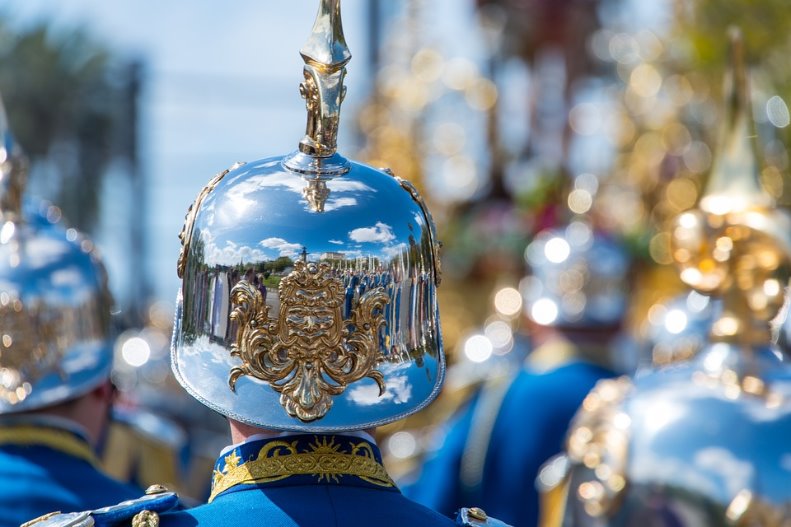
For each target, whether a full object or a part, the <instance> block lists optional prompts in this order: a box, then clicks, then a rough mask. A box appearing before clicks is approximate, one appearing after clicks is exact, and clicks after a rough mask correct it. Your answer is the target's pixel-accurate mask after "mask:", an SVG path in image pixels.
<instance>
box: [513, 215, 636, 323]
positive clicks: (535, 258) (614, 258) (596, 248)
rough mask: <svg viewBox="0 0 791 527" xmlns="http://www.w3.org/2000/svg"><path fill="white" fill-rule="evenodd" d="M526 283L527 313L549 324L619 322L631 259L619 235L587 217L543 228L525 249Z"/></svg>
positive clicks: (625, 302) (534, 318)
mask: <svg viewBox="0 0 791 527" xmlns="http://www.w3.org/2000/svg"><path fill="white" fill-rule="evenodd" d="M525 260H526V261H527V264H528V266H529V274H528V276H527V277H525V278H524V279H523V281H522V283H521V285H520V289H521V291H522V295H523V297H524V299H525V305H524V309H525V312H526V314H527V316H528V317H529V318H530V319H531V320H532V321H533V322H535V323H537V324H540V325H543V326H557V327H568V328H586V327H599V326H619V325H620V324H621V321H622V319H623V317H624V314H625V313H626V308H627V303H628V294H629V274H630V267H631V259H630V256H629V254H628V253H627V251H626V249H625V248H624V247H623V246H622V245H621V244H620V243H619V242H618V241H616V240H615V239H614V238H611V237H609V236H607V235H606V234H603V233H600V232H597V231H595V230H593V229H592V228H591V226H590V225H589V224H588V223H586V222H584V221H581V220H578V221H573V222H571V223H569V224H568V225H567V226H566V227H561V228H552V229H547V230H544V231H541V232H540V233H538V234H537V235H536V237H535V238H534V240H533V241H532V242H531V243H530V244H529V245H528V246H527V249H526V250H525Z"/></svg>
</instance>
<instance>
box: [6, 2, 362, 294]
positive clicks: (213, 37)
mask: <svg viewBox="0 0 791 527" xmlns="http://www.w3.org/2000/svg"><path fill="white" fill-rule="evenodd" d="M366 3H367V2H366V1H365V0H344V2H343V15H344V32H345V35H346V39H347V42H348V44H349V47H350V48H351V50H352V54H353V55H354V58H353V59H352V63H351V65H350V67H349V77H348V81H347V82H348V85H349V96H348V99H347V103H346V104H345V105H344V110H345V111H344V116H345V117H346V118H347V119H349V117H350V116H351V115H353V114H352V112H353V111H354V107H355V106H357V105H359V104H360V103H361V102H362V101H363V100H364V97H365V96H366V94H367V93H366V86H367V83H366V81H365V76H366V75H367V72H366V69H367V68H366V62H367V57H366V55H367V50H366V49H365V48H366V45H367V42H366V39H367V36H366V33H365V26H364V21H365V10H364V8H365V6H366ZM317 6H318V3H317V2H315V1H306V0H299V1H285V0H283V1H277V2H274V1H261V0H256V1H252V0H233V1H229V2H223V3H222V4H221V3H220V2H217V1H216V0H168V1H165V2H163V1H161V0H135V1H131V0H128V1H127V0H123V1H122V0H118V1H112V2H107V1H103V0H69V1H68V2H54V1H52V0H24V1H19V0H17V1H14V2H12V3H9V4H6V5H4V6H2V7H0V9H1V10H2V12H3V13H6V14H7V15H8V16H9V17H10V19H11V20H12V21H13V22H14V23H16V24H20V25H25V24H29V23H33V22H36V21H38V20H47V21H50V22H51V23H53V24H54V25H55V26H56V27H63V28H71V27H75V26H82V27H86V28H87V29H88V30H89V31H90V33H92V34H93V35H95V37H96V38H97V39H98V40H100V41H103V42H106V43H107V44H108V45H109V46H110V47H111V48H112V49H114V50H116V51H117V52H118V53H120V54H121V56H128V57H130V58H134V57H140V58H142V59H143V60H144V61H145V63H146V81H147V82H146V84H145V85H144V91H143V94H142V101H141V110H142V114H143V115H142V123H141V135H142V137H141V148H142V152H141V154H142V159H143V170H144V173H145V177H146V178H147V180H148V183H149V186H148V189H149V204H148V211H149V214H148V217H147V218H144V219H143V221H145V223H146V226H147V228H148V232H149V240H150V245H149V255H148V256H149V258H148V260H149V261H148V268H149V271H150V274H151V276H152V279H153V284H152V285H153V286H154V293H155V296H156V298H157V299H158V300H164V301H172V299H173V298H175V292H176V290H177V288H178V279H177V277H176V272H175V262H176V258H177V255H178V250H179V242H178V239H177V235H178V232H179V231H180V229H181V226H182V223H183V219H184V214H185V213H186V210H187V207H188V206H189V204H190V203H191V202H192V201H193V200H194V198H195V196H196V195H197V194H198V192H199V191H200V189H201V188H202V187H203V185H204V184H205V183H207V182H208V181H209V179H211V177H212V176H213V175H214V174H215V173H217V172H219V171H220V170H223V169H225V168H227V167H228V166H230V165H231V164H233V163H234V162H235V161H252V160H254V159H259V158H262V157H268V156H271V155H278V154H285V153H288V152H290V151H292V150H294V149H295V148H296V146H297V143H298V141H299V139H300V138H301V137H302V134H303V132H304V125H305V110H304V103H303V101H302V99H300V97H299V93H298V85H299V82H300V80H301V78H302V59H301V58H300V56H299V49H300V47H301V46H302V44H303V43H304V41H305V40H306V39H307V37H308V35H309V33H310V29H311V27H312V23H313V19H314V16H315V13H316V9H317ZM350 128H351V124H350V123H349V122H347V123H346V126H345V130H346V131H347V132H348V131H350ZM343 142H344V140H343V137H342V138H341V146H342V147H343ZM107 192H108V194H107V195H106V196H105V198H106V199H105V202H106V203H108V204H109V203H119V201H122V200H123V198H124V196H113V195H112V189H110V190H108V191H107ZM119 206H132V207H133V206H134V205H133V204H128V203H126V204H125V203H119ZM113 212H114V211H113V210H112V209H110V210H108V216H110V217H109V218H107V220H106V222H105V223H106V225H105V227H104V230H105V232H104V234H101V233H100V234H99V235H98V240H97V241H98V242H99V244H100V246H102V245H104V247H103V249H104V251H103V252H104V254H105V259H106V260H107V263H108V266H109V267H110V272H111V280H112V281H113V284H114V288H115V289H117V290H118V291H120V292H121V296H122V294H123V291H124V290H125V287H124V276H123V274H124V273H123V265H124V260H125V257H124V255H123V254H117V252H116V251H114V250H113V249H114V248H113V247H112V238H113V232H112V230H113V229H115V228H122V227H123V226H122V225H118V222H117V221H115V222H114V221H113V217H112V215H113ZM103 242H105V243H104V244H103Z"/></svg>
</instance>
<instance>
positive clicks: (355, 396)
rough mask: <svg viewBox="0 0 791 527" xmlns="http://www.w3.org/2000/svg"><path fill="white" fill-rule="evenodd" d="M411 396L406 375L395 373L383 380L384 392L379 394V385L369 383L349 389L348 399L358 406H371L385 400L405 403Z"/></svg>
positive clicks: (410, 387)
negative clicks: (395, 374)
mask: <svg viewBox="0 0 791 527" xmlns="http://www.w3.org/2000/svg"><path fill="white" fill-rule="evenodd" d="M411 398H412V386H411V385H410V384H409V378H408V377H407V376H406V375H397V376H395V377H392V378H390V379H387V381H386V382H385V393H383V394H382V395H379V386H378V385H377V384H374V383H371V384H366V385H361V386H357V387H355V388H353V389H351V390H349V399H351V400H352V401H354V402H355V403H357V404H359V405H360V406H371V405H374V404H378V403H382V402H385V401H393V402H394V403H398V404H402V403H407V402H409V400H410V399H411Z"/></svg>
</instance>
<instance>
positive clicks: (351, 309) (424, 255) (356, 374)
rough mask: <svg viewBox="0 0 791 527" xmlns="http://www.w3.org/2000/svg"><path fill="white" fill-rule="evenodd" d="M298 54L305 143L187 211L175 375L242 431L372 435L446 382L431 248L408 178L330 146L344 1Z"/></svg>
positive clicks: (228, 176) (338, 93) (239, 173)
mask: <svg viewBox="0 0 791 527" xmlns="http://www.w3.org/2000/svg"><path fill="white" fill-rule="evenodd" d="M301 54H302V56H303V59H304V60H305V69H304V82H303V84H302V85H301V86H300V92H301V94H302V96H303V97H304V98H305V99H306V108H307V111H308V119H307V128H306V135H305V137H304V138H303V139H302V141H300V143H299V150H298V151H297V152H294V153H292V154H289V155H287V156H278V157H270V158H267V159H262V160H258V161H253V162H250V163H246V164H242V165H235V166H234V167H231V168H230V169H229V170H228V171H225V172H223V173H220V174H218V175H217V176H215V178H214V179H212V180H211V181H210V182H209V184H208V185H207V186H206V188H204V190H203V191H202V192H201V193H200V195H199V196H198V199H197V200H196V202H195V204H194V205H193V206H192V207H191V209H190V211H189V212H188V214H187V218H186V222H185V226H184V230H183V231H182V234H181V236H180V237H181V239H182V243H183V248H182V254H181V256H180V258H179V263H178V272H179V275H180V276H181V277H182V280H183V282H182V289H181V291H180V293H179V298H178V302H177V304H178V305H177V312H176V321H175V327H174V333H173V343H172V350H173V351H172V362H173V370H174V372H175V374H176V377H177V379H178V380H179V382H180V383H181V384H182V385H183V386H184V388H186V390H187V391H188V392H189V393H190V394H191V395H193V396H194V397H195V398H196V399H198V400H199V401H200V402H202V403H203V404H205V405H206V406H208V407H209V408H212V409H214V410H216V411H218V412H220V413H222V414H224V415H226V416H228V417H231V418H233V419H236V420H239V421H242V422H245V423H249V424H252V425H256V426H259V427H263V428H269V429H278V430H301V431H342V430H355V429H362V428H369V427H374V426H378V425H381V424H384V423H388V422H391V421H394V420H396V419H400V418H402V417H405V416H406V415H409V414H411V413H413V412H415V411H417V410H419V409H421V408H422V407H424V406H425V405H426V404H428V403H429V402H430V401H431V400H432V399H433V398H434V397H435V396H436V395H437V393H438V391H439V388H440V386H441V384H442V380H443V377H444V371H445V362H444V356H443V352H442V340H441V334H440V327H439V315H438V312H437V299H436V287H437V285H438V283H439V281H440V269H439V259H438V247H439V244H438V242H437V240H436V235H435V232H434V226H433V222H432V220H431V216H430V214H429V212H428V209H427V208H426V207H425V204H424V203H423V201H422V199H421V198H420V196H419V194H418V193H417V191H416V190H415V189H414V187H413V186H412V185H410V184H409V183H408V182H406V181H403V180H401V179H399V178H398V177H395V176H393V175H392V174H391V173H390V172H389V171H387V170H385V169H382V170H379V169H374V168H371V167H368V166H365V165H361V164H358V163H355V162H352V161H348V160H347V159H345V158H344V157H343V156H341V155H340V154H338V153H336V151H335V150H336V136H337V127H338V123H339V115H340V104H341V102H342V101H343V97H344V94H345V90H346V89H345V87H344V86H343V78H344V76H345V73H346V70H345V66H346V64H347V63H348V61H349V60H350V58H351V54H350V53H349V51H348V48H347V47H346V43H345V40H344V38H343V30H342V27H341V21H340V3H339V1H338V0H322V1H321V2H320V7H319V12H318V15H317V18H316V23H315V25H314V28H313V34H312V36H311V37H310V38H309V40H308V43H307V44H306V45H305V46H304V47H303V49H302V51H301Z"/></svg>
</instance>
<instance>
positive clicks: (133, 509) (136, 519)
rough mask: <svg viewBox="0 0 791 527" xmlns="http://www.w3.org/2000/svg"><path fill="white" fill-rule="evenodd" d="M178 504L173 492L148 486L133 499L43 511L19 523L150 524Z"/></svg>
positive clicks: (67, 526) (54, 526)
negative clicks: (64, 510) (94, 506)
mask: <svg viewBox="0 0 791 527" xmlns="http://www.w3.org/2000/svg"><path fill="white" fill-rule="evenodd" d="M178 505H179V498H178V496H177V495H176V493H175V492H168V491H167V490H165V489H164V487H159V486H156V487H151V488H149V490H147V491H146V495H145V496H143V497H140V498H137V499H134V500H127V501H122V502H121V503H118V504H116V505H110V506H108V507H102V508H101V509H96V510H93V511H84V512H69V513H66V514H61V513H60V512H54V513H50V514H45V515H44V516H41V517H39V518H36V519H35V520H31V521H29V522H27V523H24V524H22V526H21V527H114V526H125V525H134V526H135V527H149V526H150V527H153V526H155V525H158V524H159V518H158V514H159V513H161V512H167V511H170V510H173V509H175V508H177V507H178Z"/></svg>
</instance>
